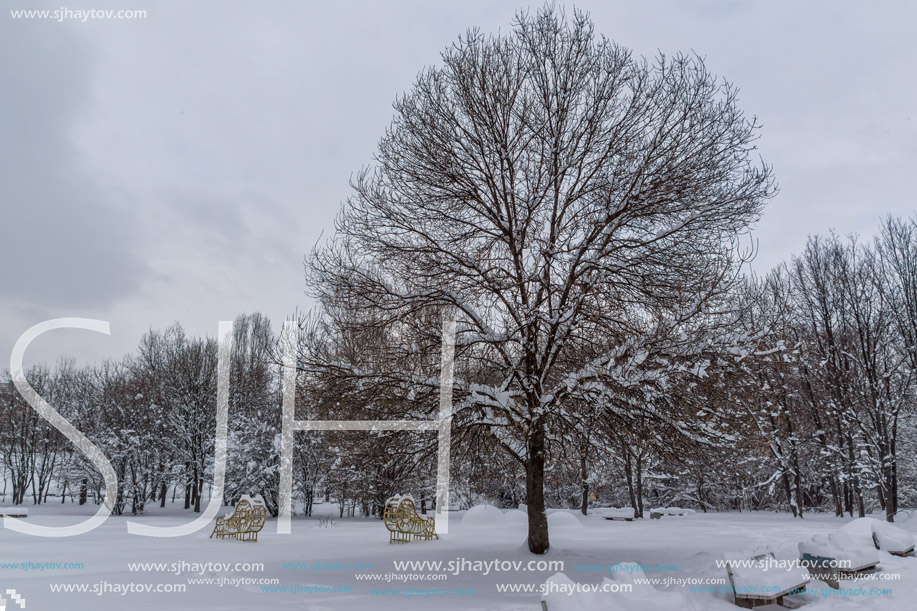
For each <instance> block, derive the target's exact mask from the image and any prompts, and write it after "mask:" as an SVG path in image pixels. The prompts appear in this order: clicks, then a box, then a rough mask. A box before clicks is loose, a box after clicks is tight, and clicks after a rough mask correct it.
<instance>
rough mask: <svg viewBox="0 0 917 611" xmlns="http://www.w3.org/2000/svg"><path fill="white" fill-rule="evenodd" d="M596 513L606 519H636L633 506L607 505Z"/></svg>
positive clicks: (629, 520) (626, 520)
mask: <svg viewBox="0 0 917 611" xmlns="http://www.w3.org/2000/svg"><path fill="white" fill-rule="evenodd" d="M596 513H598V514H599V515H600V516H602V517H603V518H605V519H606V520H623V521H624V522H633V521H634V510H633V508H632V507H605V508H602V509H599V510H598V511H597V512H596Z"/></svg>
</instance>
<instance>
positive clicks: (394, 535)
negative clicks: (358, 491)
mask: <svg viewBox="0 0 917 611" xmlns="http://www.w3.org/2000/svg"><path fill="white" fill-rule="evenodd" d="M382 519H383V521H384V522H385V527H386V528H387V529H388V531H389V538H388V540H389V543H409V542H411V541H413V540H417V539H423V540H424V541H429V540H430V539H434V538H435V539H439V535H437V534H436V521H435V520H434V519H433V518H432V517H429V518H427V517H423V516H419V515H417V509H416V507H415V506H414V500H413V499H411V498H410V497H401V496H393V497H392V498H390V499H389V500H388V501H386V502H385V510H384V511H383V514H382Z"/></svg>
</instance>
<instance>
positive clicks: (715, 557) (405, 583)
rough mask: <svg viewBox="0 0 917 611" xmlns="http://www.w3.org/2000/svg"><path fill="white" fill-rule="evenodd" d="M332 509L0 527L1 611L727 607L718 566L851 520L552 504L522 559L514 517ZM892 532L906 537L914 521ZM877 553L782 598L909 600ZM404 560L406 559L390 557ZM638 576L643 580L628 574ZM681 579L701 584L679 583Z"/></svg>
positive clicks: (879, 603)
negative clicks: (151, 529)
mask: <svg viewBox="0 0 917 611" xmlns="http://www.w3.org/2000/svg"><path fill="white" fill-rule="evenodd" d="M30 510H31V511H30V513H29V517H28V518H27V519H28V520H29V521H31V522H35V523H37V524H43V525H49V526H63V525H66V524H72V523H74V522H77V521H79V520H81V519H83V517H85V516H88V515H90V514H91V513H93V512H94V511H95V506H94V505H86V506H84V507H77V506H73V505H70V504H69V503H68V504H66V505H58V504H49V505H41V506H36V507H30ZM335 510H336V506H328V505H325V506H322V505H320V506H318V507H317V510H316V516H315V517H313V518H308V519H306V518H294V520H293V532H292V534H290V535H278V534H277V533H276V521H275V520H269V521H268V523H267V525H266V526H265V528H264V530H263V531H262V532H261V534H260V536H259V539H258V542H257V543H249V542H240V541H235V540H231V539H225V540H217V539H209V538H208V536H209V534H210V529H211V528H212V525H211V527H209V528H207V529H206V530H201V531H199V532H198V533H196V534H194V535H190V536H186V537H177V538H148V537H140V536H134V535H129V534H128V533H127V528H126V522H127V521H128V520H140V521H143V522H144V523H147V524H150V525H153V526H175V525H178V524H181V523H183V522H185V521H187V520H189V519H190V517H191V515H192V514H190V512H185V511H183V510H180V509H174V508H170V507H167V508H166V509H159V508H158V507H154V508H152V509H151V510H150V514H149V515H148V516H143V517H140V518H136V517H128V516H125V517H112V518H109V519H108V521H107V522H105V524H103V525H102V526H101V527H99V528H98V529H96V530H95V531H93V532H91V533H89V534H86V535H82V536H78V537H72V538H38V537H31V536H28V535H23V534H19V533H16V532H12V531H10V530H6V529H3V530H2V531H0V596H4V597H5V598H6V603H5V604H6V609H7V610H15V609H19V608H21V607H19V606H18V604H17V603H16V601H15V600H14V599H13V598H12V596H11V594H9V593H8V590H15V592H16V594H17V595H18V596H19V597H21V600H24V601H25V602H26V607H25V610H26V611H32V610H36V611H40V610H43V609H67V610H71V609H92V610H108V609H119V610H121V609H128V610H131V611H139V610H142V609H157V610H161V609H213V610H237V609H240V610H241V609H245V610H248V609H251V610H261V609H304V610H306V611H375V610H386V609H399V610H411V609H419V610H427V609H430V610H437V609H456V610H458V609H461V610H465V611H475V610H481V611H483V610H488V611H489V610H501V611H523V610H524V611H540V609H541V602H540V601H541V598H542V596H541V593H540V591H539V588H541V587H552V588H554V590H553V591H552V592H550V593H549V594H548V595H547V604H548V609H549V611H593V610H600V609H601V610H616V609H621V610H626V611H630V610H634V611H678V610H681V609H684V610H692V611H706V610H711V611H717V610H735V609H737V608H738V607H735V606H734V605H733V604H732V602H731V601H732V596H731V594H727V593H726V592H725V591H724V589H725V585H724V584H725V577H726V571H725V568H720V567H721V566H722V564H720V567H718V566H717V562H718V561H719V562H720V563H722V560H723V559H724V557H725V556H727V555H734V554H742V553H746V552H748V553H752V552H754V551H755V550H760V549H762V548H768V549H772V550H773V551H774V552H775V554H776V557H777V558H783V557H790V556H792V555H793V554H794V553H795V550H796V546H797V544H798V543H799V542H800V541H804V540H808V539H811V537H812V536H813V535H815V534H818V533H827V532H829V531H835V530H836V529H838V528H841V527H843V526H844V525H845V524H847V523H849V522H851V520H850V519H849V518H846V519H841V518H835V517H833V516H828V515H824V514H809V515H807V516H806V518H805V519H803V520H798V519H795V520H794V519H793V518H792V517H790V516H789V515H788V514H776V513H710V514H703V513H698V514H696V515H689V516H683V517H664V518H662V519H659V520H649V519H646V520H636V521H633V522H623V521H610V520H605V519H603V518H602V517H601V515H599V514H598V513H596V514H594V515H590V516H588V517H585V518H584V517H583V516H581V515H579V514H578V513H577V512H572V511H553V512H549V523H550V525H551V550H550V552H549V553H548V554H547V555H546V556H544V557H535V556H532V555H531V554H529V553H528V552H527V551H526V549H525V543H524V541H525V529H526V524H525V520H524V519H521V518H523V517H524V516H523V515H522V514H520V513H519V512H518V511H516V510H510V511H508V512H500V511H499V510H497V509H495V508H492V507H491V508H480V509H475V510H471V511H469V512H454V513H453V514H452V515H451V519H450V532H449V533H448V534H445V535H442V536H441V538H440V540H439V541H436V540H433V541H420V542H415V543H410V544H400V545H399V544H395V545H393V544H390V543H389V542H388V541H389V536H388V532H387V531H386V530H385V527H384V526H383V524H382V522H381V521H380V520H368V519H344V520H336V526H333V527H320V526H319V524H320V521H319V517H321V516H324V515H327V514H332V515H334V516H336V515H337V512H336V511H335ZM463 514H464V517H466V518H467V519H462V518H463ZM856 526H859V524H857V525H856ZM898 526H899V527H901V528H902V529H904V530H905V531H907V532H909V533H911V534H913V533H914V532H915V531H917V518H915V519H914V520H912V521H910V522H902V523H899V524H898ZM864 532H865V529H864ZM862 539H864V540H865V539H866V537H865V536H864V537H862ZM878 553H879V557H880V565H879V570H878V572H877V573H875V574H874V575H873V576H872V578H869V579H862V578H861V579H856V580H850V581H842V582H841V587H840V589H839V590H830V589H829V588H827V587H826V585H825V584H824V583H823V582H821V581H816V580H813V581H811V582H810V584H809V589H810V590H809V592H810V593H807V594H797V595H793V596H790V597H788V598H787V599H786V600H785V603H787V604H789V605H791V606H803V608H805V609H811V610H812V611H827V610H845V611H847V610H857V609H863V610H871V611H879V610H887V609H890V610H899V609H900V610H902V611H903V610H905V609H914V608H915V604H917V603H915V601H917V558H915V557H913V556H910V557H906V558H901V557H896V556H892V555H890V554H888V553H886V552H884V551H880V552H878ZM796 555H798V554H796ZM748 557H750V556H748ZM405 561H409V562H412V563H417V564H413V565H411V564H408V565H403V564H401V563H402V562H405ZM495 561H496V562H495ZM530 561H534V562H533V563H532V564H531V565H529V562H530ZM549 562H550V563H553V564H552V565H548V563H549ZM396 563H397V564H396ZM437 563H440V564H439V565H438V566H437ZM627 563H632V564H627ZM259 565H263V567H261V566H259ZM615 565H617V566H615ZM612 567H614V569H613V570H612ZM775 570H778V569H775ZM896 577H900V579H895V578H896ZM643 578H646V579H658V580H659V581H658V582H657V583H656V585H653V584H648V583H645V582H643V583H641V581H642V579H643ZM691 580H701V583H698V582H696V581H695V582H694V583H692V584H690V585H686V584H685V582H686V581H691ZM707 580H715V581H719V580H723V581H719V584H716V583H708V582H707ZM546 583H548V584H549V585H547V586H546V585H545V584H546ZM602 583H605V584H606V586H608V587H607V588H606V589H608V590H614V589H615V588H618V589H620V588H621V587H622V586H628V585H629V586H630V588H631V589H630V591H629V592H624V591H608V592H588V591H582V589H581V588H580V589H579V591H572V590H573V589H574V588H576V587H577V586H578V585H582V584H586V585H592V586H595V585H600V584H602ZM526 588H528V589H529V590H530V591H528V592H525V591H523V590H525V589H526ZM145 589H151V590H152V591H142V590H145ZM181 589H183V590H184V591H176V592H168V591H167V590H181ZM80 590H83V591H80ZM155 590H159V591H155ZM501 590H502V591H501ZM511 590H516V591H515V592H513V591H511ZM560 590H564V591H560ZM699 590H700V591H699ZM881 590H884V592H880V591H881ZM2 606H3V602H0V607H2ZM761 608H763V609H765V610H768V609H779V608H780V607H775V606H769V607H761Z"/></svg>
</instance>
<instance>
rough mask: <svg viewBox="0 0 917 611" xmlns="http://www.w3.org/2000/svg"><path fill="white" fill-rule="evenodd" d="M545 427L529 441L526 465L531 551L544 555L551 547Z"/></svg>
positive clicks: (536, 428)
mask: <svg viewBox="0 0 917 611" xmlns="http://www.w3.org/2000/svg"><path fill="white" fill-rule="evenodd" d="M544 463H545V438H544V425H543V424H542V423H541V422H539V423H538V424H536V425H535V426H534V428H533V430H532V432H531V434H530V435H529V439H528V457H527V459H526V464H525V504H526V506H527V509H528V514H529V536H528V544H529V551H530V552H532V553H533V554H544V553H546V552H547V551H548V548H549V547H550V546H551V545H550V542H549V540H548V516H547V514H545V512H544Z"/></svg>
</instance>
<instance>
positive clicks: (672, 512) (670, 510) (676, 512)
mask: <svg viewBox="0 0 917 611" xmlns="http://www.w3.org/2000/svg"><path fill="white" fill-rule="evenodd" d="M695 513H697V512H696V511H694V510H693V509H682V508H681V507H657V508H656V509H650V518H651V519H653V520H658V519H659V518H661V517H662V516H678V517H681V516H692V515H694V514H695Z"/></svg>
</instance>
